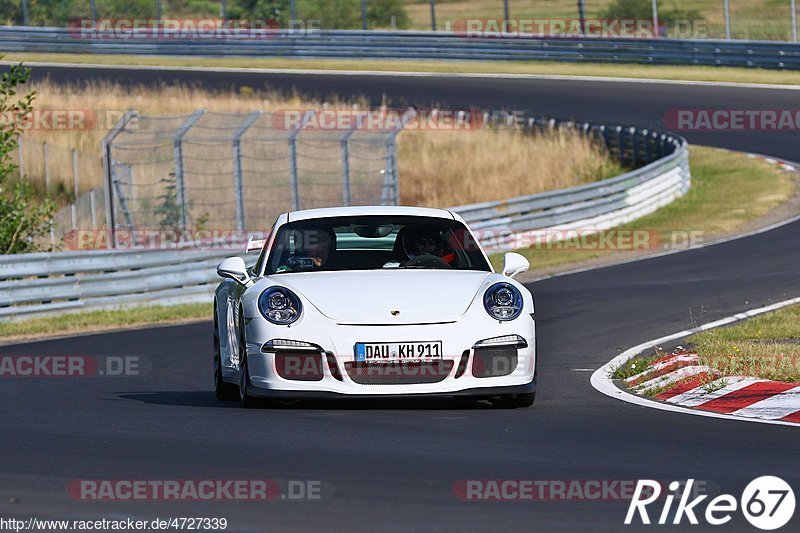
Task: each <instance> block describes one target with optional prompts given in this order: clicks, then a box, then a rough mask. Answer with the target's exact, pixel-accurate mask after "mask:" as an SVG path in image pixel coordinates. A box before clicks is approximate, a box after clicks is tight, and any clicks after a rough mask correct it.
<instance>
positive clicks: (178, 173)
mask: <svg viewBox="0 0 800 533" xmlns="http://www.w3.org/2000/svg"><path fill="white" fill-rule="evenodd" d="M205 112H206V110H205V109H198V110H197V111H195V112H194V113H192V114H191V115H189V118H187V119H186V120H185V121H184V123H183V124H181V127H180V128H178V131H177V132H176V133H175V136H174V137H173V138H172V142H173V152H174V156H175V193H176V196H177V200H178V205H179V206H180V210H181V228H182V229H186V226H187V222H188V217H187V213H186V183H185V181H184V175H183V136H184V135H186V132H188V131H189V129H190V128H191V127H192V126H194V123H195V122H197V121H198V120H200V117H202V116H203V115H204V114H205Z"/></svg>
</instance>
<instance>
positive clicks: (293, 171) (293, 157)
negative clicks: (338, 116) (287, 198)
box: [289, 110, 317, 211]
mask: <svg viewBox="0 0 800 533" xmlns="http://www.w3.org/2000/svg"><path fill="white" fill-rule="evenodd" d="M316 113H317V112H316V111H313V110H312V111H306V113H305V115H303V122H301V123H300V126H299V127H297V128H295V129H294V131H292V132H291V133H290V134H289V174H290V176H289V179H290V180H291V184H292V210H294V211H298V210H299V209H300V181H299V179H298V177H297V136H298V135H300V132H301V131H303V128H305V127H306V125H307V124H308V121H309V120H311V117H313V116H314V115H316Z"/></svg>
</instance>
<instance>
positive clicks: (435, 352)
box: [356, 341, 442, 363]
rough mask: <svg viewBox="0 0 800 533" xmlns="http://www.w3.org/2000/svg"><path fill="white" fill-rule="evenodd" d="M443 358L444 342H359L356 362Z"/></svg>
mask: <svg viewBox="0 0 800 533" xmlns="http://www.w3.org/2000/svg"><path fill="white" fill-rule="evenodd" d="M441 358H442V341H434V342H359V343H357V344H356V362H365V363H371V362H375V363H382V362H390V361H430V360H435V359H441Z"/></svg>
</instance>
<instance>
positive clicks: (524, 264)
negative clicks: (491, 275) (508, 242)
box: [503, 252, 531, 278]
mask: <svg viewBox="0 0 800 533" xmlns="http://www.w3.org/2000/svg"><path fill="white" fill-rule="evenodd" d="M530 267H531V264H530V263H529V262H528V260H527V259H525V258H524V257H523V256H521V255H520V254H518V253H516V252H508V253H507V254H505V255H504V256H503V275H504V276H508V277H509V278H513V277H514V276H516V275H517V274H522V273H523V272H527V271H528V269H529V268H530Z"/></svg>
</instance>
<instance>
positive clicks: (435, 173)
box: [23, 82, 621, 215]
mask: <svg viewBox="0 0 800 533" xmlns="http://www.w3.org/2000/svg"><path fill="white" fill-rule="evenodd" d="M31 88H33V89H35V90H36V92H37V98H36V102H35V107H36V108H37V109H40V110H41V109H59V110H64V109H70V110H90V111H91V112H92V113H93V114H94V115H95V116H97V117H98V119H99V124H98V127H97V128H93V129H86V130H69V129H31V130H28V131H26V132H25V134H24V136H23V137H24V142H26V143H28V146H27V149H26V150H25V161H24V163H25V171H26V175H27V176H29V177H30V178H31V179H32V181H34V183H35V184H38V187H39V188H40V189H41V188H42V185H43V177H42V176H43V174H44V164H43V158H42V153H41V149H40V147H39V145H40V143H42V142H47V143H48V145H49V146H50V154H49V155H50V173H51V192H52V191H53V190H54V189H55V190H62V191H70V190H71V183H72V163H71V159H70V152H69V150H70V149H71V148H76V149H77V150H79V151H80V152H81V153H82V154H86V157H84V158H82V159H81V169H80V170H81V190H82V191H86V190H88V189H89V188H92V187H96V186H99V185H100V184H101V183H102V172H101V164H100V157H101V148H100V147H101V140H102V138H103V136H104V135H105V134H106V131H107V129H108V128H109V127H111V126H112V125H113V123H114V122H115V121H116V120H117V119H118V118H119V117H120V116H121V114H122V113H124V111H125V110H128V109H135V110H137V111H139V112H140V113H142V114H144V115H183V114H188V113H190V112H192V111H194V110H196V109H200V108H205V109H208V110H209V111H218V112H240V113H241V112H250V111H255V110H265V111H274V110H276V109H281V108H310V107H318V106H321V105H328V106H331V107H340V106H341V107H344V106H345V105H353V103H348V104H344V103H342V102H337V101H334V102H327V103H323V102H309V101H307V100H302V99H301V98H300V97H298V96H296V95H290V96H284V95H280V94H275V93H269V92H266V91H260V90H254V89H249V88H244V89H242V90H240V91H239V92H232V91H209V90H206V89H202V88H196V87H187V86H173V85H169V86H168V85H164V86H162V87H158V88H146V87H133V88H127V87H122V86H119V85H109V84H106V83H90V84H86V85H80V86H60V85H55V84H52V83H47V82H45V83H38V84H35V85H32V87H31ZM355 105H359V106H361V107H364V106H365V102H363V101H362V102H355ZM398 143H399V153H398V159H399V172H400V180H401V187H402V189H401V201H402V203H404V204H421V205H429V206H441V207H445V206H453V205H458V204H463V203H470V202H476V201H481V200H491V199H501V198H508V197H511V196H518V195H523V194H532V193H536V192H540V191H543V190H549V189H556V188H563V187H570V186H573V185H576V184H579V183H585V182H587V181H592V180H596V179H600V178H604V177H608V176H610V175H613V174H615V173H618V172H619V171H621V169H620V168H619V167H618V166H617V165H616V164H615V163H613V162H612V161H611V159H610V158H609V157H608V156H607V155H606V154H605V153H604V151H603V150H602V149H601V148H600V147H599V146H597V145H595V144H593V143H591V142H590V141H588V140H586V139H583V138H582V137H580V136H579V135H577V134H573V133H560V134H557V135H543V136H538V137H535V138H531V137H530V136H526V135H523V134H521V133H519V132H516V131H486V130H481V131H437V130H429V131H425V130H422V131H408V132H403V133H402V134H401V135H400V136H399V137H398ZM227 150H228V149H227V148H225V151H226V153H227ZM217 152H218V151H217ZM213 153H215V151H212V150H211V149H209V152H208V155H209V156H211V155H212V154H213ZM320 155H324V156H327V155H330V156H331V157H333V158H335V159H336V162H337V164H338V157H339V153H338V150H337V151H336V153H335V154H334V153H333V152H331V154H328V153H327V152H325V153H324V154H323V153H320ZM154 157H155V156H154ZM223 166H224V165H223ZM213 167H214V164H213V162H210V163H209V167H208V168H213ZM220 168H222V167H220ZM163 177H164V176H160V175H159V176H148V175H146V174H145V175H140V176H137V179H141V180H142V181H145V182H148V181H154V180H155V181H157V180H158V179H159V178H163ZM59 184H60V185H59ZM198 184H199V185H202V184H200V183H198ZM69 198H70V197H69V194H68V192H65V193H64V198H63V201H67V200H69ZM200 215H202V213H200Z"/></svg>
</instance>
